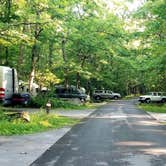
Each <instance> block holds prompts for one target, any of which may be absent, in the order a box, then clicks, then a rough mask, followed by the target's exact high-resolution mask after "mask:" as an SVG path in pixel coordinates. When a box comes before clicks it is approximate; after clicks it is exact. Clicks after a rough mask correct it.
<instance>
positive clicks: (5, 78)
mask: <svg viewBox="0 0 166 166" xmlns="http://www.w3.org/2000/svg"><path fill="white" fill-rule="evenodd" d="M13 93H18V78H17V71H16V69H13V68H10V67H7V66H0V102H2V103H3V104H10V103H11V98H12V95H13Z"/></svg>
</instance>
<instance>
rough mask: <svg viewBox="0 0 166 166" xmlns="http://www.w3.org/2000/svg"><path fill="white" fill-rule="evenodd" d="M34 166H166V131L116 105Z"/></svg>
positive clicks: (102, 110) (125, 105)
mask: <svg viewBox="0 0 166 166" xmlns="http://www.w3.org/2000/svg"><path fill="white" fill-rule="evenodd" d="M31 166H166V127H165V126H164V125H162V124H160V123H159V122H157V121H156V120H154V119H153V118H152V117H151V116H149V115H148V114H146V113H145V112H143V111H141V110H138V109H136V107H135V106H134V104H133V103H132V102H131V101H116V102H112V103H110V104H107V105H105V106H102V107H101V108H100V109H98V110H97V111H95V112H94V113H93V114H92V115H91V116H90V117H89V118H86V119H85V120H83V121H82V122H81V123H80V124H78V125H76V126H75V127H73V129H72V130H70V131H69V132H68V133H67V134H66V135H65V136H64V137H62V138H61V139H60V140H59V141H58V142H57V143H55V144H54V145H53V146H52V147H51V148H50V149H48V150H47V151H46V152H45V153H44V154H43V155H42V156H41V157H40V158H38V159H37V160H36V161H35V162H34V163H32V164H31Z"/></svg>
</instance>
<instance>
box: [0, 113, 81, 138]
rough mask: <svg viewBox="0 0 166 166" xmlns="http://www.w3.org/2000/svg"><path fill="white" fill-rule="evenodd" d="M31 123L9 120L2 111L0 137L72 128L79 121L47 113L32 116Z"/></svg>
mask: <svg viewBox="0 0 166 166" xmlns="http://www.w3.org/2000/svg"><path fill="white" fill-rule="evenodd" d="M30 118H31V121H30V122H29V123H28V122H24V121H23V120H22V119H20V118H17V119H13V120H9V119H8V118H7V115H5V113H4V112H2V111H0V135H23V134H32V133H36V132H42V131H46V130H49V129H57V128H61V127H64V126H71V125H74V124H76V123H78V122H79V120H78V119H74V118H68V117H62V116H57V115H55V114H49V115H47V114H46V113H45V112H40V113H39V112H38V113H33V114H30Z"/></svg>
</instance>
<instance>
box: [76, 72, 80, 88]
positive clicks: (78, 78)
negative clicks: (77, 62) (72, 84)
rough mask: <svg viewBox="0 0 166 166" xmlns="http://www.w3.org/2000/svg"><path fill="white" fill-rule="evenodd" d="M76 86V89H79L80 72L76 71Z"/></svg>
mask: <svg viewBox="0 0 166 166" xmlns="http://www.w3.org/2000/svg"><path fill="white" fill-rule="evenodd" d="M76 77H77V78H76V87H77V88H78V89H80V73H79V72H77V75H76Z"/></svg>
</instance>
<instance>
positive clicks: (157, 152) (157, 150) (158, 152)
mask: <svg viewBox="0 0 166 166" xmlns="http://www.w3.org/2000/svg"><path fill="white" fill-rule="evenodd" d="M141 151H142V152H144V153H145V154H148V155H149V154H150V155H157V156H159V155H166V148H150V149H149V148H148V149H142V150H141Z"/></svg>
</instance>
